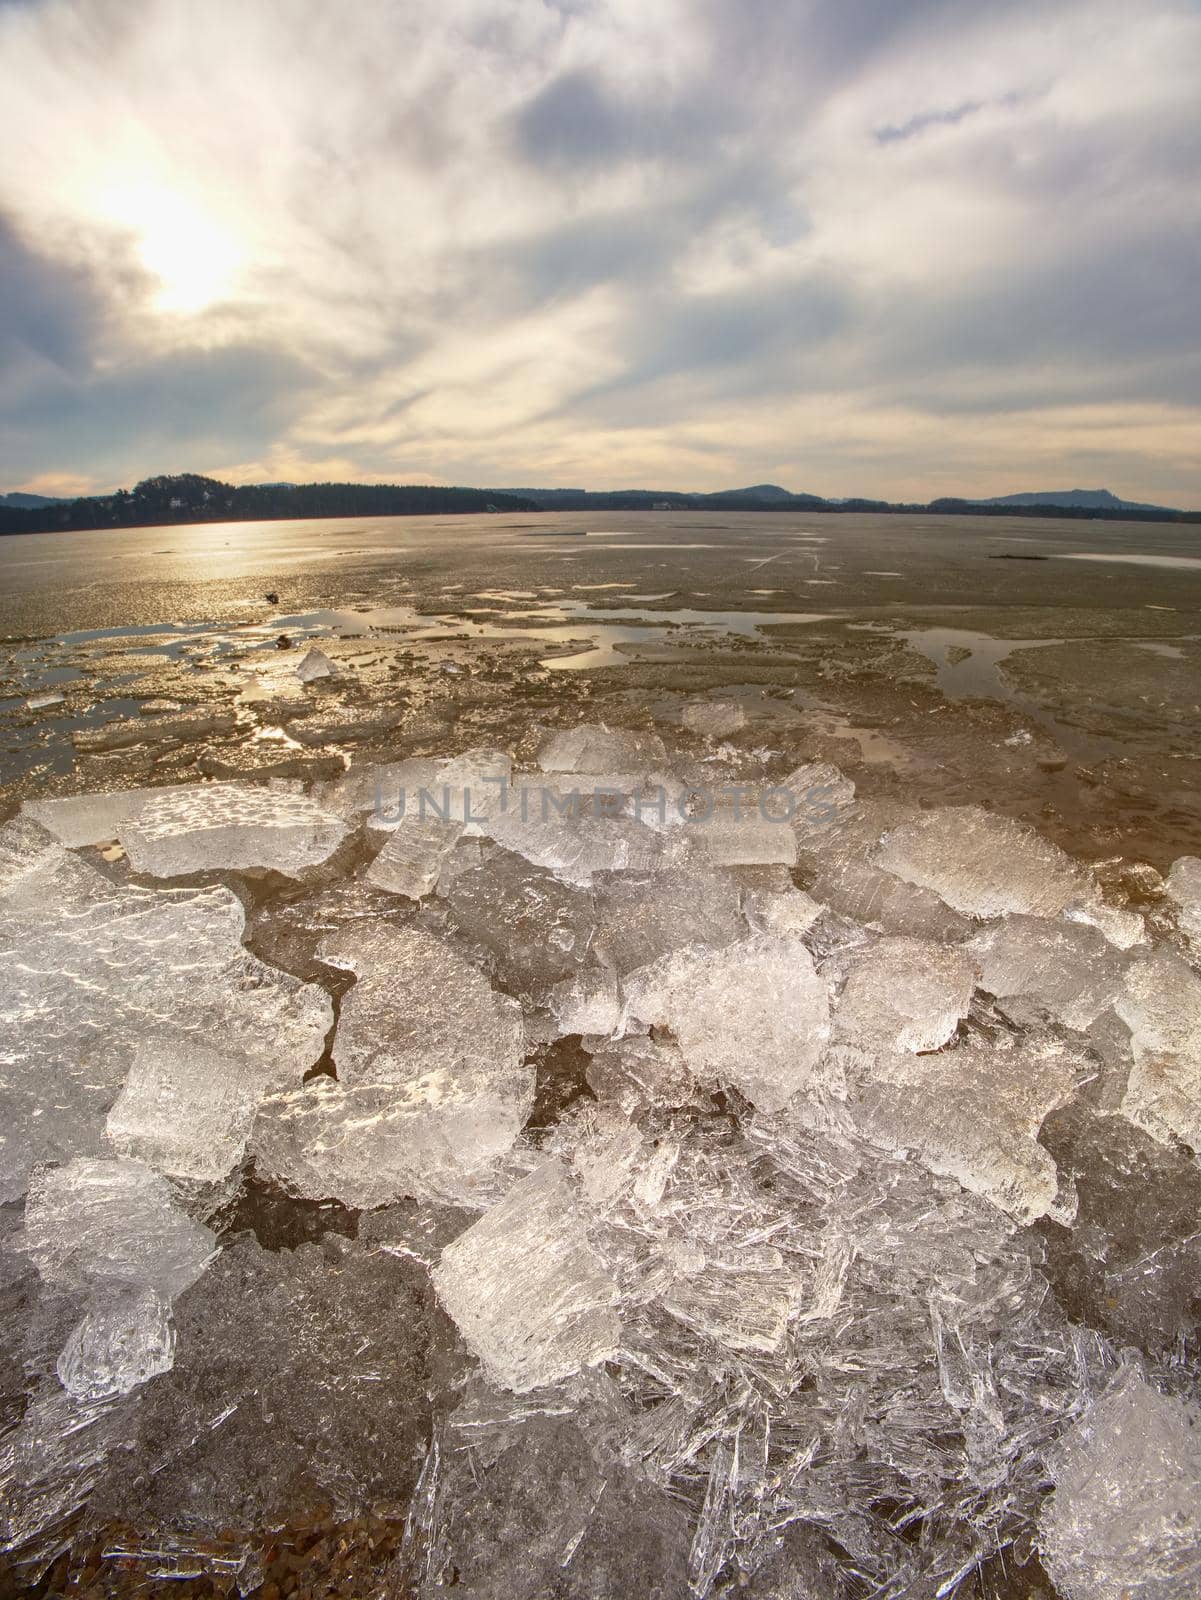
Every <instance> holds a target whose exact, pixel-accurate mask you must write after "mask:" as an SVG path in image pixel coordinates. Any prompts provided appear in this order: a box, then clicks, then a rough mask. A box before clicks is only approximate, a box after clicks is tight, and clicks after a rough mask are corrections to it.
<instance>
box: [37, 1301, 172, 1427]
mask: <svg viewBox="0 0 1201 1600" xmlns="http://www.w3.org/2000/svg"><path fill="white" fill-rule="evenodd" d="M174 1363H175V1328H174V1325H173V1323H172V1321H171V1307H170V1305H169V1303H168V1302H167V1301H166V1300H164V1299H163V1297H162V1295H161V1294H160V1293H159V1292H158V1290H157V1289H153V1288H142V1289H129V1290H125V1291H123V1292H120V1293H117V1294H113V1295H112V1296H110V1297H108V1298H105V1299H104V1300H102V1301H101V1302H100V1303H99V1304H98V1305H96V1306H94V1307H92V1308H91V1309H90V1310H89V1311H88V1312H87V1313H86V1315H85V1316H84V1318H83V1320H82V1322H80V1323H79V1324H78V1325H77V1326H76V1327H75V1328H74V1329H73V1331H72V1333H71V1335H70V1337H69V1338H68V1340H67V1342H66V1344H65V1345H64V1346H63V1349H62V1353H61V1355H60V1356H59V1358H58V1378H59V1382H60V1383H61V1384H62V1386H63V1388H64V1389H66V1391H67V1392H68V1394H72V1395H74V1396H75V1398H76V1399H77V1400H102V1399H104V1398H106V1397H107V1396H109V1395H121V1394H128V1393H129V1392H130V1390H131V1389H136V1388H137V1387H138V1385H139V1384H142V1383H145V1382H146V1381H147V1379H148V1378H153V1377H156V1376H157V1375H158V1374H159V1373H160V1372H169V1371H170V1370H171V1368H172V1366H173V1365H174Z"/></svg>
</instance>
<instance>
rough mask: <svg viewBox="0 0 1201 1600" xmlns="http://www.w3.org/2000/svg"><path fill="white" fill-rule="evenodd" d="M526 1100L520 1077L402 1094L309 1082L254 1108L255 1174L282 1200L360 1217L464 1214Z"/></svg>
mask: <svg viewBox="0 0 1201 1600" xmlns="http://www.w3.org/2000/svg"><path fill="white" fill-rule="evenodd" d="M533 1100H534V1072H533V1069H532V1068H528V1069H527V1068H524V1067H518V1068H512V1067H509V1068H503V1067H502V1068H499V1069H498V1070H497V1071H496V1072H495V1073H494V1074H493V1075H491V1076H489V1075H487V1074H485V1073H483V1072H477V1073H475V1074H473V1075H468V1074H466V1073H458V1074H456V1075H449V1074H447V1075H444V1076H443V1077H441V1078H437V1077H435V1076H434V1075H433V1074H430V1075H428V1076H427V1077H426V1078H423V1079H418V1080H416V1081H415V1082H413V1083H411V1084H391V1083H386V1084H381V1083H370V1084H358V1085H349V1086H348V1085H346V1084H343V1083H339V1082H336V1081H335V1080H334V1079H333V1078H313V1079H312V1080H311V1081H310V1082H308V1083H306V1084H305V1085H304V1086H303V1087H302V1088H299V1089H293V1090H290V1091H288V1092H287V1093H285V1094H279V1095H274V1096H272V1097H270V1098H269V1099H267V1100H266V1101H264V1102H263V1104H262V1106H261V1108H260V1110H259V1115H258V1117H257V1119H256V1121H255V1125H254V1133H253V1137H252V1146H253V1150H254V1156H255V1165H256V1168H257V1170H258V1171H259V1173H261V1174H264V1175H267V1176H269V1177H272V1178H274V1179H275V1181H276V1182H277V1183H279V1184H280V1185H281V1187H283V1188H284V1189H287V1190H288V1192H289V1193H291V1194H295V1195H302V1196H305V1197H306V1198H309V1199H313V1200H339V1201H341V1202H342V1204H343V1205H348V1206H355V1207H357V1208H361V1209H363V1210H368V1209H371V1208H374V1207H375V1206H382V1205H388V1204H390V1203H391V1202H392V1201H394V1200H398V1199H400V1198H401V1197H402V1196H404V1195H410V1196H413V1197H414V1198H419V1199H442V1200H451V1201H460V1202H463V1203H465V1204H471V1203H473V1202H474V1199H475V1195H476V1193H477V1192H478V1191H479V1188H480V1183H481V1180H482V1179H483V1178H484V1177H486V1176H487V1173H488V1171H489V1169H490V1168H491V1167H492V1166H493V1165H494V1164H495V1162H496V1161H497V1160H499V1158H500V1157H501V1156H503V1155H504V1154H505V1152H506V1151H507V1150H508V1149H509V1148H510V1147H511V1146H512V1144H513V1142H514V1140H515V1139H516V1138H517V1136H518V1134H519V1133H520V1132H521V1129H522V1127H523V1126H524V1124H525V1121H526V1118H527V1117H528V1116H529V1113H530V1108H531V1106H532V1105H533Z"/></svg>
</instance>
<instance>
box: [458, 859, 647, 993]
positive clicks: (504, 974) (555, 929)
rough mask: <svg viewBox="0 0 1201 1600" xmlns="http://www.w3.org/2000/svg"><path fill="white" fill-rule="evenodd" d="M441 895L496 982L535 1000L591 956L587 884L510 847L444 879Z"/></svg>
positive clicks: (591, 905)
mask: <svg viewBox="0 0 1201 1600" xmlns="http://www.w3.org/2000/svg"><path fill="white" fill-rule="evenodd" d="M660 876H664V875H663V874H656V875H655V877H656V879H657V878H658V877H660ZM446 902H447V904H448V906H449V907H450V910H451V914H452V916H453V919H454V922H455V924H456V926H457V927H458V929H459V931H460V932H461V933H462V934H463V935H464V936H465V937H466V938H467V939H470V940H472V941H473V942H474V943H476V944H478V945H480V946H482V947H483V949H484V950H486V951H487V952H488V955H489V957H490V958H491V961H492V964H493V966H494V967H495V970H496V975H497V978H498V980H499V982H500V983H502V984H503V985H504V987H505V988H506V989H507V990H509V991H510V992H511V993H513V994H517V995H520V996H521V997H522V998H523V999H526V1000H532V1001H533V1002H534V1003H535V1004H542V1003H543V1002H544V1000H545V998H546V995H547V993H548V992H549V990H550V989H551V988H553V987H554V985H555V984H557V983H560V982H561V981H562V980H563V979H564V978H569V977H571V976H572V975H573V974H574V973H576V972H578V971H579V970H580V969H581V968H582V967H584V966H586V965H589V964H590V963H591V961H592V959H593V957H592V947H593V943H594V941H595V938H596V928H595V924H596V915H597V913H596V902H595V900H594V899H593V896H592V893H591V891H589V890H587V889H583V888H580V887H578V886H577V885H574V884H567V883H563V882H561V881H560V880H559V879H558V878H556V877H555V875H554V873H553V872H549V871H548V870H547V869H546V868H545V867H535V866H533V865H532V864H531V863H530V862H528V861H526V860H525V859H524V857H522V856H519V855H515V854H514V853H513V852H512V851H511V850H493V851H492V853H491V854H490V855H489V856H488V857H487V859H486V860H484V861H482V862H481V863H480V865H479V866H478V867H469V868H468V869H467V870H466V871H464V872H461V873H459V874H458V875H457V876H456V877H455V878H454V880H453V882H451V883H450V884H448V885H447V887H446Z"/></svg>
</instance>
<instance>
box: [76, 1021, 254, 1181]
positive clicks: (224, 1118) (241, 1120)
mask: <svg viewBox="0 0 1201 1600" xmlns="http://www.w3.org/2000/svg"><path fill="white" fill-rule="evenodd" d="M270 1087H271V1078H270V1077H269V1076H268V1074H266V1073H265V1072H264V1070H263V1068H262V1066H261V1065H259V1066H257V1067H256V1066H255V1064H254V1063H253V1062H251V1061H248V1060H247V1059H246V1058H245V1057H243V1056H239V1055H237V1054H236V1053H235V1052H233V1051H229V1050H217V1049H213V1048H212V1047H211V1046H210V1045H208V1044H199V1043H195V1042H193V1041H192V1040H190V1039H188V1038H186V1037H184V1038H177V1039H170V1040H165V1039H150V1040H143V1041H141V1042H139V1043H138V1044H137V1045H135V1046H134V1052H133V1062H132V1065H131V1066H130V1069H129V1073H128V1075H127V1077H126V1079H125V1083H124V1085H123V1086H122V1089H121V1092H120V1094H119V1095H118V1096H117V1098H116V1100H115V1101H114V1103H113V1108H112V1110H111V1111H110V1112H109V1114H108V1120H107V1123H106V1125H105V1126H106V1130H107V1132H108V1137H109V1140H110V1142H111V1143H112V1145H113V1147H114V1148H115V1149H117V1150H119V1151H120V1152H121V1153H122V1154H123V1155H128V1156H136V1157H137V1158H138V1159H139V1160H141V1161H145V1162H146V1163H147V1165H148V1166H152V1167H155V1168H157V1170H158V1171H159V1172H165V1173H166V1174H167V1175H168V1176H169V1177H172V1178H185V1179H190V1180H193V1181H195V1182H198V1183H215V1182H217V1181H218V1180H219V1179H221V1178H223V1177H225V1175H226V1174H227V1173H229V1172H232V1171H233V1169H234V1168H235V1167H236V1166H237V1165H238V1163H239V1162H240V1161H241V1160H242V1155H243V1152H244V1151H245V1148H246V1140H247V1138H248V1136H249V1134H250V1128H251V1124H252V1123H253V1122H254V1113H255V1108H256V1106H257V1105H258V1103H259V1101H260V1099H261V1098H262V1097H263V1096H264V1095H265V1094H266V1093H267V1092H268V1090H269V1089H270Z"/></svg>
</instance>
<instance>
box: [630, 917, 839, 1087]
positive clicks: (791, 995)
mask: <svg viewBox="0 0 1201 1600" xmlns="http://www.w3.org/2000/svg"><path fill="white" fill-rule="evenodd" d="M625 1003H626V1013H627V1016H628V1017H630V1018H634V1019H637V1020H639V1021H641V1022H644V1023H647V1024H650V1025H651V1026H659V1027H665V1028H669V1029H670V1030H671V1032H672V1033H673V1034H674V1036H675V1038H676V1040H677V1042H678V1043H679V1046H680V1049H681V1051H682V1052H683V1056H684V1059H685V1061H686V1062H687V1064H688V1067H689V1069H690V1070H691V1071H692V1072H693V1073H694V1074H695V1076H696V1077H697V1078H698V1079H700V1080H701V1081H702V1082H716V1083H718V1084H720V1085H721V1086H722V1087H723V1088H734V1089H737V1090H738V1091H739V1093H740V1094H743V1095H745V1096H746V1098H747V1099H748V1100H750V1101H751V1102H752V1103H753V1104H754V1105H756V1106H758V1107H760V1108H761V1109H762V1110H766V1111H773V1110H778V1109H779V1108H780V1107H781V1106H783V1105H784V1104H785V1103H786V1102H787V1101H788V1100H790V1099H791V1098H792V1096H793V1095H794V1094H797V1093H798V1092H799V1091H800V1090H802V1089H804V1088H805V1087H806V1086H807V1085H808V1084H809V1082H810V1080H811V1078H812V1077H813V1074H814V1071H815V1069H816V1067H817V1064H818V1061H819V1060H820V1058H821V1055H822V1052H823V1050H824V1048H825V1045H826V1041H827V1040H828V1038H829V1036H830V999H829V992H828V989H827V986H826V983H825V981H824V980H823V979H822V978H821V977H819V976H818V973H817V971H816V969H815V967H814V965H813V957H812V956H811V955H810V954H809V951H808V950H807V949H806V948H805V946H804V945H803V944H802V943H801V941H800V940H799V939H788V938H773V937H771V936H769V935H762V934H757V935H751V936H750V937H749V938H745V939H742V940H740V941H739V942H738V943H736V944H731V945H728V946H727V947H726V948H725V949H723V950H698V949H695V948H693V949H686V950H682V951H678V952H676V953H674V954H672V955H668V956H664V957H661V958H660V959H659V961H657V962H654V963H653V964H652V965H651V966H649V967H644V968H641V969H640V970H639V971H637V972H635V973H632V974H631V975H630V976H629V977H628V978H627V979H626V980H625Z"/></svg>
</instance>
